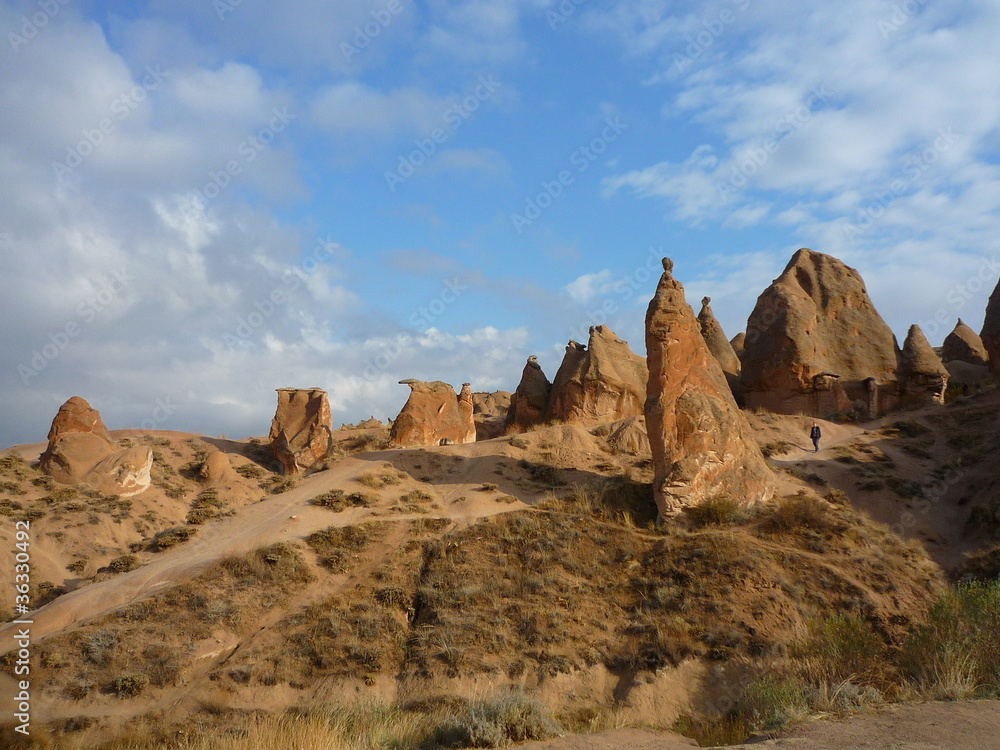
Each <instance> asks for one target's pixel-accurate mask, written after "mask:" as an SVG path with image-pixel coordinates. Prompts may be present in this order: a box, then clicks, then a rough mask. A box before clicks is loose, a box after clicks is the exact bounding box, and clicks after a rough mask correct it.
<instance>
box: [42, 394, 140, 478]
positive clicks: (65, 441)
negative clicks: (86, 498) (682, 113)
mask: <svg viewBox="0 0 1000 750" xmlns="http://www.w3.org/2000/svg"><path fill="white" fill-rule="evenodd" d="M152 466H153V450H152V448H150V447H149V446H135V447H132V448H126V449H125V450H121V449H120V448H119V447H118V444H117V443H115V442H114V441H113V440H112V439H111V435H110V434H109V433H108V428H107V427H105V426H104V421H103V420H102V419H101V415H100V413H99V412H98V411H97V410H96V409H93V408H91V406H90V404H88V403H87V402H86V401H85V400H84V399H82V398H80V397H79V396H73V397H72V398H71V399H69V400H68V401H67V402H66V403H65V404H63V405H62V406H61V407H60V408H59V412H58V413H57V414H56V416H55V419H53V420H52V426H51V428H49V443H48V445H47V446H46V448H45V452H44V453H42V455H41V457H40V459H39V468H40V469H41V470H42V471H43V472H45V473H46V474H48V475H49V476H50V477H52V478H53V479H55V480H56V481H57V482H62V483H64V484H77V483H81V484H85V485H87V486H88V487H92V488H94V489H96V490H99V491H100V492H103V493H105V494H108V495H120V496H122V497H131V496H132V495H138V494H139V493H140V492H142V491H143V490H145V489H147V488H148V487H149V485H150V481H151V480H150V470H151V469H152Z"/></svg>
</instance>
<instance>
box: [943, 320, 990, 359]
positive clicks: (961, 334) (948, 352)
mask: <svg viewBox="0 0 1000 750" xmlns="http://www.w3.org/2000/svg"><path fill="white" fill-rule="evenodd" d="M989 359H990V356H989V354H987V353H986V347H985V346H983V340H982V339H981V338H980V337H979V334H978V333H976V332H975V331H973V330H972V329H971V328H969V326H967V325H966V324H965V323H963V322H962V319H961V318H959V319H958V323H957V324H956V325H955V328H954V330H953V331H952V332H951V333H949V334H948V335H947V336H946V337H945V339H944V343H943V344H942V345H941V360H942V361H943V362H945V363H948V362H968V363H969V364H970V365H985V364H988V363H989Z"/></svg>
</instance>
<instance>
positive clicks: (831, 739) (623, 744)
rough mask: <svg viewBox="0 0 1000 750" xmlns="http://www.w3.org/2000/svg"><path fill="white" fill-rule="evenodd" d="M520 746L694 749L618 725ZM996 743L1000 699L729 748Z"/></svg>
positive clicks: (892, 713)
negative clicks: (618, 727)
mask: <svg viewBox="0 0 1000 750" xmlns="http://www.w3.org/2000/svg"><path fill="white" fill-rule="evenodd" d="M518 747H519V750H684V749H685V748H692V747H698V745H697V744H696V743H695V742H693V741H692V740H689V739H687V738H685V737H681V736H679V735H676V734H673V733H671V732H649V731H645V730H637V729H616V730H612V731H609V732H599V733H597V734H590V735H574V736H569V737H560V738H559V739H555V740H549V741H546V742H529V743H527V744H525V745H520V746H518ZM998 747H1000V701H995V700H994V701H969V702H961V703H923V704H915V705H905V706H890V707H888V708H886V709H884V710H882V711H879V712H878V713H875V714H869V715H857V716H853V717H851V718H848V719H838V720H829V721H810V722H807V723H805V724H802V725H799V726H798V727H796V728H794V729H792V730H790V731H788V732H785V733H783V734H782V736H781V737H778V738H775V739H770V740H765V741H756V742H752V743H749V744H746V745H736V746H733V748H732V750H763V749H766V748H787V749H788V750H991V749H992V748H998Z"/></svg>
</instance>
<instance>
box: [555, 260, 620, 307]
mask: <svg viewBox="0 0 1000 750" xmlns="http://www.w3.org/2000/svg"><path fill="white" fill-rule="evenodd" d="M616 281H617V279H616V278H615V275H614V273H612V272H611V271H610V270H609V269H607V268H605V269H604V270H602V271H598V272H596V273H585V274H583V275H582V276H578V277H577V278H575V279H573V281H571V282H570V283H568V284H567V285H566V286H565V287H564V288H563V291H564V292H566V294H568V295H569V296H570V298H571V299H572V300H573V301H574V302H579V303H580V304H584V305H585V304H588V303H589V302H592V301H593V300H595V299H597V298H598V297H603V296H605V295H608V294H611V293H612V292H613V291H614V289H615V282H616Z"/></svg>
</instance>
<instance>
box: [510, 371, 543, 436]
mask: <svg viewBox="0 0 1000 750" xmlns="http://www.w3.org/2000/svg"><path fill="white" fill-rule="evenodd" d="M551 392H552V384H551V383H550V382H549V379H548V378H547V377H545V373H544V372H542V368H541V365H539V364H538V357H536V356H534V355H532V356H530V357H528V361H527V362H526V363H525V365H524V370H522V371H521V382H520V383H518V385H517V390H515V391H514V395H513V396H512V397H511V399H510V409H508V410H507V421H506V427H507V428H508V429H509V430H510V431H512V432H524V431H525V430H527V429H528V428H529V427H532V426H533V425H536V424H540V423H541V422H542V421H544V419H545V412H546V410H547V409H548V406H549V396H550V394H551Z"/></svg>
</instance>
